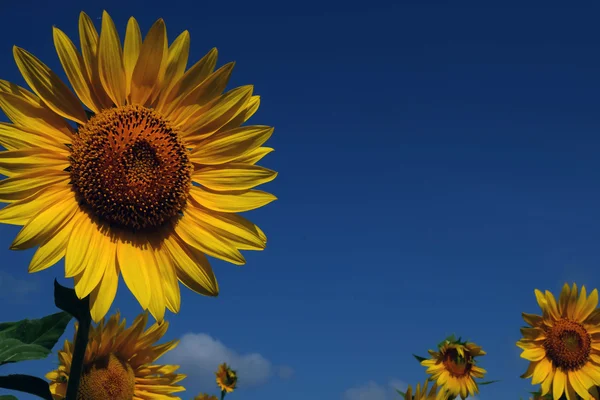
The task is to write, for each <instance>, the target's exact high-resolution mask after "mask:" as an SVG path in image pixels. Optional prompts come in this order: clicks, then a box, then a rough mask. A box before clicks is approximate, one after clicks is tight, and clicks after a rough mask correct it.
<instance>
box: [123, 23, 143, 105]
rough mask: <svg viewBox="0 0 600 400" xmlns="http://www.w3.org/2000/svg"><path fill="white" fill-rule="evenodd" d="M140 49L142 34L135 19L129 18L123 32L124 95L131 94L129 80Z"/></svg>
mask: <svg viewBox="0 0 600 400" xmlns="http://www.w3.org/2000/svg"><path fill="white" fill-rule="evenodd" d="M141 48H142V32H141V31H140V26H139V25H138V23H137V21H136V20H135V18H133V17H131V18H129V21H128V22H127V30H126V31H125V44H124V45H123V68H124V69H125V82H126V93H127V95H128V96H129V94H130V93H131V78H132V76H133V69H134V68H135V64H136V63H137V61H138V58H139V56H140V49H141Z"/></svg>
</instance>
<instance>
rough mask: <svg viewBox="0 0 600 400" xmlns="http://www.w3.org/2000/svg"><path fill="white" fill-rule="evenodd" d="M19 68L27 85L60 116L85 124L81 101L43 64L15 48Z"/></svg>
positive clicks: (24, 51)
mask: <svg viewBox="0 0 600 400" xmlns="http://www.w3.org/2000/svg"><path fill="white" fill-rule="evenodd" d="M13 55H14V57H15V61H16V63H17V67H18V68H19V71H21V74H22V75H23V78H25V81H26V82H27V84H28V85H29V86H30V87H31V89H33V91H34V92H35V93H36V94H37V95H38V96H39V97H40V98H41V99H42V100H43V101H44V103H45V104H46V105H47V106H48V108H50V109H51V110H52V111H54V112H55V113H57V114H58V115H60V116H62V117H65V118H67V119H70V120H72V121H75V122H77V123H78V124H84V123H85V122H86V121H87V116H86V114H85V111H84V110H83V107H81V103H80V102H79V99H78V98H77V97H76V96H75V95H74V94H73V93H71V91H70V90H69V88H68V87H67V86H66V85H65V84H64V83H63V82H62V81H61V80H60V78H59V77H58V76H57V75H56V74H55V73H54V72H52V70H51V69H50V68H48V67H47V66H46V64H44V63H43V62H41V61H40V60H38V59H37V58H36V57H35V56H34V55H33V54H31V53H29V52H28V51H26V50H24V49H21V48H19V47H16V46H15V47H13Z"/></svg>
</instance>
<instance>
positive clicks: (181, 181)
mask: <svg viewBox="0 0 600 400" xmlns="http://www.w3.org/2000/svg"><path fill="white" fill-rule="evenodd" d="M79 34H80V38H79V39H80V42H81V53H80V52H79V51H78V50H77V48H76V47H75V45H74V44H73V42H72V41H71V40H70V39H69V38H68V37H67V36H66V34H65V33H63V32H62V31H61V30H59V29H58V28H54V45H55V47H56V50H57V53H58V56H59V59H60V62H61V63H62V66H63V67H64V70H65V73H66V76H67V77H68V79H69V82H70V83H71V86H72V88H73V90H74V93H73V92H72V91H71V90H70V89H69V88H68V87H67V86H66V85H65V84H64V83H63V82H62V81H61V80H60V78H59V77H58V76H57V75H56V74H55V73H54V72H52V71H51V70H50V69H49V68H48V67H47V66H46V65H45V64H43V63H42V62H41V61H40V60H38V59H37V58H36V57H34V56H33V55H32V54H30V53H29V52H27V51H25V50H23V49H21V48H18V47H15V48H14V57H15V60H16V63H17V66H18V68H19V70H20V71H21V74H22V75H23V77H24V79H25V81H26V82H27V83H28V84H29V86H30V87H31V90H32V91H33V93H32V92H30V91H28V90H26V89H24V88H22V87H19V86H17V85H15V84H13V83H9V82H6V81H2V80H0V108H1V109H2V110H3V111H4V113H5V114H6V115H7V117H8V118H9V119H10V120H11V121H12V124H11V123H0V145H2V146H3V147H5V148H6V149H7V151H2V152H0V174H3V175H6V176H8V179H5V180H3V181H1V182H0V202H5V203H10V204H9V205H8V206H6V207H5V208H3V209H2V210H0V222H3V223H7V224H14V225H22V226H23V228H22V230H21V231H20V232H19V234H18V235H17V237H16V238H15V240H14V242H13V243H12V245H11V249H14V250H22V249H28V248H31V247H36V246H39V247H38V249H37V251H36V253H35V254H34V256H33V258H32V260H31V263H30V265H29V271H30V272H37V271H40V270H43V269H46V268H48V267H50V266H52V265H54V264H55V263H57V262H58V261H59V260H60V259H62V257H65V276H66V277H73V278H74V280H75V290H76V292H77V295H78V296H79V297H80V298H83V297H85V296H87V295H90V308H91V313H92V317H93V319H94V321H96V322H97V321H99V320H100V319H101V318H102V317H103V316H104V315H105V314H106V313H107V311H108V310H109V308H110V306H111V304H112V302H113V300H114V297H115V293H116V292H117V283H118V277H119V275H122V277H123V280H124V281H125V284H126V285H127V287H128V288H129V289H130V290H131V292H132V293H133V295H134V296H135V297H136V298H137V300H138V301H139V303H140V304H141V306H142V308H143V309H149V310H150V312H151V313H152V315H153V316H154V317H155V318H156V319H157V320H159V321H160V320H162V319H163V318H164V313H165V307H166V308H168V309H169V310H171V311H172V312H178V311H179V307H180V299H181V298H180V292H179V284H178V281H181V282H182V283H183V284H184V285H185V286H187V287H188V288H190V289H191V290H193V291H195V292H197V293H200V294H203V295H208V296H216V295H217V294H218V291H219V287H218V285H217V281H216V279H215V276H214V274H213V271H212V269H211V266H210V264H209V261H208V260H207V258H206V255H209V256H212V257H216V258H219V259H222V260H225V261H229V262H231V263H234V264H238V265H242V264H244V263H245V259H244V257H243V256H242V254H241V253H240V250H262V249H264V248H265V246H266V240H267V239H266V236H265V235H264V233H263V232H262V231H261V230H260V229H259V228H258V227H257V226H256V225H254V224H253V223H251V222H250V221H248V220H246V219H244V218H242V217H241V216H239V215H238V213H240V212H244V211H249V210H252V209H256V208H259V207H262V206H264V205H266V204H268V203H270V202H271V201H273V200H274V199H275V197H274V196H273V195H271V194H269V193H266V192H264V191H260V190H254V189H253V188H254V187H255V186H257V185H260V184H262V183H265V182H268V181H271V180H273V179H274V178H275V177H276V175H277V173H276V172H274V171H271V170H269V169H266V168H263V167H259V166H257V165H256V163H257V162H258V161H259V160H260V159H261V158H263V157H264V156H265V155H266V154H268V153H269V152H271V151H272V150H273V149H271V148H268V147H262V145H263V144H264V143H265V142H266V141H267V139H268V138H269V137H270V136H271V134H272V132H273V128H270V127H268V126H262V125H255V126H250V125H244V126H242V124H244V123H245V122H246V121H247V120H248V119H249V118H250V117H251V116H252V115H253V114H254V113H255V112H256V110H257V109H258V106H259V97H258V96H253V95H252V90H253V87H252V86H243V87H239V88H235V89H233V90H231V91H228V92H226V93H224V94H222V92H223V90H224V89H225V87H226V85H227V83H228V80H229V76H230V74H231V71H232V68H233V63H229V64H226V65H224V66H223V67H221V68H219V69H218V70H216V71H214V72H213V70H214V68H215V65H216V60H217V51H216V49H212V50H211V51H210V52H209V53H208V54H207V55H206V56H204V57H203V58H202V59H201V60H200V61H198V62H197V63H196V64H194V65H193V66H192V67H191V68H189V69H188V70H187V71H186V65H187V61H188V52H189V45H190V35H189V33H188V31H184V32H183V33H182V34H181V35H179V36H178V37H177V38H176V39H175V40H174V41H173V42H172V43H171V45H170V46H168V41H167V36H166V28H165V24H164V22H163V20H162V19H159V20H158V21H156V23H154V25H153V26H152V27H151V28H150V30H149V32H148V33H147V35H146V37H145V39H144V40H142V36H141V33H140V29H139V26H138V23H137V22H136V20H135V19H134V18H133V17H132V18H131V19H130V20H129V23H128V25H127V31H126V34H125V40H124V45H123V46H121V41H120V39H119V36H118V34H117V30H116V28H115V25H114V23H113V21H112V19H111V18H110V16H109V15H108V14H107V13H106V12H104V14H103V17H102V28H101V31H100V34H98V32H97V31H96V28H95V27H94V25H93V23H92V21H91V19H90V18H89V17H88V16H87V15H86V14H84V13H81V15H80V19H79ZM82 103H83V105H82ZM84 106H85V107H87V108H88V109H89V111H88V110H86V109H85V108H84ZM75 125H76V126H77V128H74V126H75Z"/></svg>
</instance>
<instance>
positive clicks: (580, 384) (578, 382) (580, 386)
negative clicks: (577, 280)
mask: <svg viewBox="0 0 600 400" xmlns="http://www.w3.org/2000/svg"><path fill="white" fill-rule="evenodd" d="M582 290H583V287H582ZM567 379H568V382H569V383H570V384H571V385H572V386H573V389H575V392H576V393H577V394H578V395H579V396H581V397H582V398H583V399H585V400H590V394H589V392H588V389H589V388H590V387H591V386H592V385H593V383H592V382H587V379H586V377H585V376H583V375H581V374H580V373H579V371H577V370H575V371H569V372H568V373H567Z"/></svg>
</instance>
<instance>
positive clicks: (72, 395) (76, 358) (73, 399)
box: [66, 317, 92, 400]
mask: <svg viewBox="0 0 600 400" xmlns="http://www.w3.org/2000/svg"><path fill="white" fill-rule="evenodd" d="M91 323H92V318H91V317H89V318H84V319H82V320H81V319H80V320H79V327H78V329H77V336H76V337H75V350H74V351H73V361H72V362H71V370H70V371H69V383H68V385H67V397H66V400H77V391H78V390H79V379H80V378H81V372H82V371H83V359H84V356H85V350H86V349H87V344H88V338H89V336H90V325H91Z"/></svg>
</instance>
